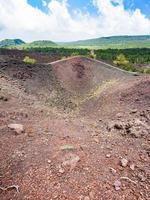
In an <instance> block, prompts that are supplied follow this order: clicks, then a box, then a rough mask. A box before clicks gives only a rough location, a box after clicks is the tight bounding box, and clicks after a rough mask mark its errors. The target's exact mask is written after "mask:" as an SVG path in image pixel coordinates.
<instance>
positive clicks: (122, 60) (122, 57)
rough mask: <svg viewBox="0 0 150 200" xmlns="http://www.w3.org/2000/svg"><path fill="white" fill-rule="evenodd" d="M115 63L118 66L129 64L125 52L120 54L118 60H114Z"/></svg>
mask: <svg viewBox="0 0 150 200" xmlns="http://www.w3.org/2000/svg"><path fill="white" fill-rule="evenodd" d="M113 63H114V64H115V65H117V66H127V65H128V64H129V61H128V60H127V59H126V57H125V55H124V54H119V55H118V56H117V58H116V60H114V61H113Z"/></svg>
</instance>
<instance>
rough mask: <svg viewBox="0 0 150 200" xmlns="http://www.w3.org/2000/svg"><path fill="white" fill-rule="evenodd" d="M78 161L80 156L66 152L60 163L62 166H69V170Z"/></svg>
mask: <svg viewBox="0 0 150 200" xmlns="http://www.w3.org/2000/svg"><path fill="white" fill-rule="evenodd" d="M79 161H80V157H79V156H77V155H75V154H72V153H70V154H68V155H67V157H66V158H65V160H64V162H63V163H62V166H64V167H65V166H70V170H73V169H74V168H75V167H76V165H77V163H78V162H79Z"/></svg>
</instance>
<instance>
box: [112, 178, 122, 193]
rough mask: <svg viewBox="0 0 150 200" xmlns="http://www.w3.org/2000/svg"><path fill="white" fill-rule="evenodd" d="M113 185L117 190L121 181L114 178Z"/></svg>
mask: <svg viewBox="0 0 150 200" xmlns="http://www.w3.org/2000/svg"><path fill="white" fill-rule="evenodd" d="M114 187H115V190H116V191H118V190H120V189H121V182H120V181H119V180H116V181H115V182H114Z"/></svg>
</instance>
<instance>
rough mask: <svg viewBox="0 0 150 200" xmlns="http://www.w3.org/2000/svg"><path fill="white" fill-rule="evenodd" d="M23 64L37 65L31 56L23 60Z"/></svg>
mask: <svg viewBox="0 0 150 200" xmlns="http://www.w3.org/2000/svg"><path fill="white" fill-rule="evenodd" d="M23 62H25V63H29V64H35V63H36V60H35V59H34V58H30V57H29V56H26V57H25V58H24V59H23Z"/></svg>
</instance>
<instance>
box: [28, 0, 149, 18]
mask: <svg viewBox="0 0 150 200" xmlns="http://www.w3.org/2000/svg"><path fill="white" fill-rule="evenodd" d="M42 2H43V0H28V3H29V4H30V5H32V6H33V7H37V8H39V9H40V10H42V11H43V12H46V13H47V12H48V8H47V7H46V6H43V3H42ZM45 2H47V3H49V2H50V0H45ZM68 4H69V8H70V11H71V10H75V9H76V10H77V9H80V10H82V11H83V12H89V13H90V14H92V15H96V13H97V9H96V8H95V7H94V6H93V4H92V1H91V0H68ZM124 6H125V8H126V9H132V10H135V9H137V8H138V9H140V10H141V12H142V13H143V14H144V15H146V17H148V18H150V0H124Z"/></svg>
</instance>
